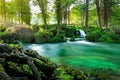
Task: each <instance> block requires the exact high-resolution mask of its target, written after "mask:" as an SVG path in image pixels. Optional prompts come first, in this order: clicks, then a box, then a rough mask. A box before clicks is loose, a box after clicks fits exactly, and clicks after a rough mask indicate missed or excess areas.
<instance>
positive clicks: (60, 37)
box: [51, 34, 65, 43]
mask: <svg viewBox="0 0 120 80" xmlns="http://www.w3.org/2000/svg"><path fill="white" fill-rule="evenodd" d="M64 36H65V35H64V34H58V35H56V36H55V37H53V38H51V42H52V43H55V42H64V41H65V39H64Z"/></svg>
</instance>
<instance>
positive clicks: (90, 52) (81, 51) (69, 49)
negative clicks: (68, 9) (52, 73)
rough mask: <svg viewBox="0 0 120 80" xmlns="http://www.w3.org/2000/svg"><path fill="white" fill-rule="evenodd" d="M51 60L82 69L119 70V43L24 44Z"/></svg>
mask: <svg viewBox="0 0 120 80" xmlns="http://www.w3.org/2000/svg"><path fill="white" fill-rule="evenodd" d="M25 48H30V49H33V50H37V51H38V52H39V54H40V55H42V56H45V57H48V58H49V59H50V60H52V61H53V62H56V63H58V64H65V65H68V66H70V67H72V68H76V69H83V70H86V71H88V70H94V69H106V70H107V69H112V70H113V71H117V72H120V44H105V43H92V42H87V41H76V42H68V43H67V42H66V43H56V44H26V45H25Z"/></svg>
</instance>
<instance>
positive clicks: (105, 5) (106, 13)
mask: <svg viewBox="0 0 120 80" xmlns="http://www.w3.org/2000/svg"><path fill="white" fill-rule="evenodd" d="M103 4H104V24H105V27H106V31H108V4H107V0H103Z"/></svg>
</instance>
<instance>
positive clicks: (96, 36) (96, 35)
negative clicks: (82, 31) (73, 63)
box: [86, 30, 102, 41]
mask: <svg viewBox="0 0 120 80" xmlns="http://www.w3.org/2000/svg"><path fill="white" fill-rule="evenodd" d="M101 35H102V32H101V31H100V30H94V31H90V32H89V33H87V36H86V38H87V39H88V40H89V41H98V39H99V38H100V37H101Z"/></svg>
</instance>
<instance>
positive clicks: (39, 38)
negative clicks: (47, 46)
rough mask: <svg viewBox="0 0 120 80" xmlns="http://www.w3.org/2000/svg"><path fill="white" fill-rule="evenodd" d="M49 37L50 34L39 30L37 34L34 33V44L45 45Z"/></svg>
mask: <svg viewBox="0 0 120 80" xmlns="http://www.w3.org/2000/svg"><path fill="white" fill-rule="evenodd" d="M50 37H52V33H50V32H49V31H47V30H44V29H40V30H39V32H36V33H35V42H36V43H46V42H49V39H50Z"/></svg>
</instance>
